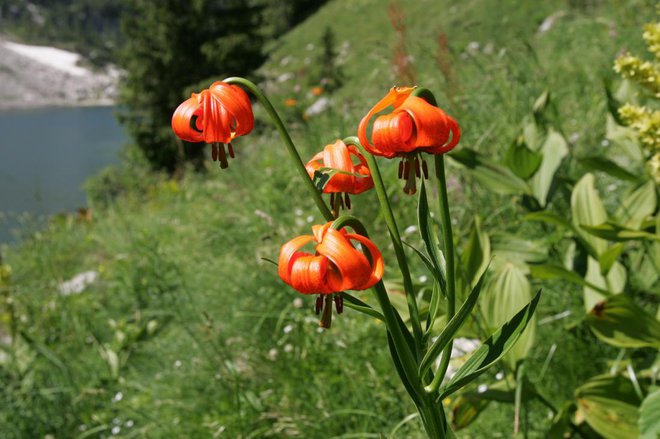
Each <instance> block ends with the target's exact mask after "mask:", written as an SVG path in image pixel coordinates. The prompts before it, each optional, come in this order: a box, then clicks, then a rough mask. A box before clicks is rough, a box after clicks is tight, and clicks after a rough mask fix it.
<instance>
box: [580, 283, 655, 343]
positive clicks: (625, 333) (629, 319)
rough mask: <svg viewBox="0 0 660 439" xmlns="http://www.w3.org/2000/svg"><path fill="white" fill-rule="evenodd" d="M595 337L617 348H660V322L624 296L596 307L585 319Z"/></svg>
mask: <svg viewBox="0 0 660 439" xmlns="http://www.w3.org/2000/svg"><path fill="white" fill-rule="evenodd" d="M585 322H586V323H587V325H588V326H589V328H591V330H592V331H593V333H594V334H596V336H597V337H598V338H599V339H601V340H603V341H604V342H605V343H607V344H611V345H613V346H616V347H620V348H646V347H650V348H660V322H658V320H656V318H655V317H654V316H652V315H650V314H649V313H647V312H646V311H645V310H644V309H643V308H641V307H640V306H638V305H637V304H636V303H635V302H634V301H633V300H632V299H631V298H629V297H628V296H626V295H623V294H618V295H616V296H612V297H610V298H609V299H608V300H605V301H603V302H600V303H597V304H596V305H595V306H594V307H593V308H592V309H591V311H589V314H588V315H587V317H586V318H585Z"/></svg>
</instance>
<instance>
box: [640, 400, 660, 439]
mask: <svg viewBox="0 0 660 439" xmlns="http://www.w3.org/2000/svg"><path fill="white" fill-rule="evenodd" d="M638 426H639V434H640V436H639V439H657V438H658V437H660V389H655V390H654V391H653V392H651V393H649V394H648V396H647V397H646V398H644V401H643V402H642V406H641V407H640V408H639V423H638Z"/></svg>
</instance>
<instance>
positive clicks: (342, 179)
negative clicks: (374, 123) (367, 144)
mask: <svg viewBox="0 0 660 439" xmlns="http://www.w3.org/2000/svg"><path fill="white" fill-rule="evenodd" d="M353 159H357V160H358V163H354V162H353ZM305 168H306V169H307V173H308V174H309V178H311V179H314V174H315V173H316V172H323V171H324V170H328V171H335V172H336V173H334V174H332V175H331V176H330V179H329V180H328V181H327V183H326V185H325V187H324V188H323V193H324V194H330V205H331V206H332V209H333V210H334V211H335V212H337V211H338V210H339V208H340V207H343V205H344V200H345V201H346V207H347V208H348V209H350V208H351V200H350V198H349V196H348V194H353V195H357V194H360V193H362V192H364V191H366V190H369V189H371V188H373V187H374V181H373V180H372V178H371V172H370V171H369V167H368V166H367V161H366V160H365V158H364V156H362V154H360V151H359V150H358V149H357V148H356V147H355V146H353V145H348V146H347V145H346V144H345V143H344V142H342V141H341V140H337V141H336V142H335V143H333V144H330V145H326V146H325V148H323V151H321V152H319V153H318V154H316V155H315V156H314V157H312V159H311V160H310V161H309V162H308V163H307V165H305Z"/></svg>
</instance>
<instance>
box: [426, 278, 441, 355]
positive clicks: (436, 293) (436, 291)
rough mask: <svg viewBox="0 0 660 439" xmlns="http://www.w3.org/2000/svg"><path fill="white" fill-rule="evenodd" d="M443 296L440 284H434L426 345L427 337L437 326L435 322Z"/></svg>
mask: <svg viewBox="0 0 660 439" xmlns="http://www.w3.org/2000/svg"><path fill="white" fill-rule="evenodd" d="M441 294H442V292H441V291H440V284H438V282H433V291H432V292H431V303H430V304H429V315H428V317H427V319H426V331H425V333H424V344H425V343H426V339H427V337H428V336H429V335H430V334H431V331H432V330H433V325H434V324H435V320H436V318H437V317H438V310H439V309H440V297H441Z"/></svg>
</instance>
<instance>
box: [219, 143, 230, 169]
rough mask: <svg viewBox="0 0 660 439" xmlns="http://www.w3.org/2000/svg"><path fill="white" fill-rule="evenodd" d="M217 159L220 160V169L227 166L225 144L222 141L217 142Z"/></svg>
mask: <svg viewBox="0 0 660 439" xmlns="http://www.w3.org/2000/svg"><path fill="white" fill-rule="evenodd" d="M218 160H219V161H220V167H221V168H222V169H225V168H227V166H229V162H228V161H227V153H226V151H225V144H224V143H218Z"/></svg>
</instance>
